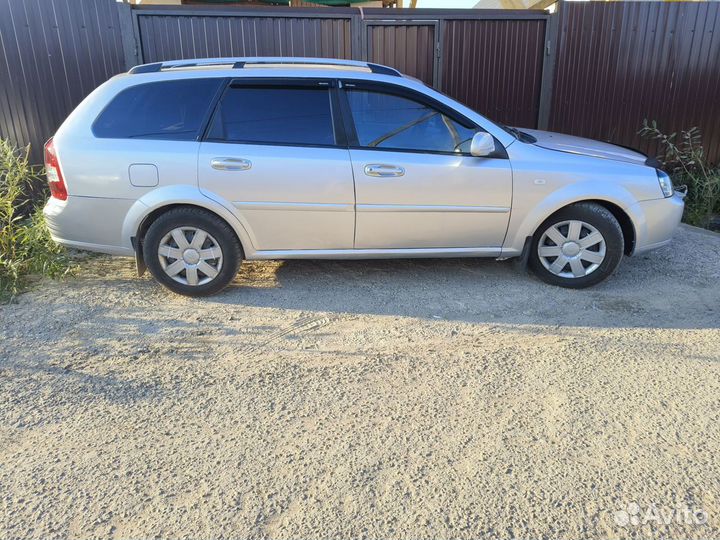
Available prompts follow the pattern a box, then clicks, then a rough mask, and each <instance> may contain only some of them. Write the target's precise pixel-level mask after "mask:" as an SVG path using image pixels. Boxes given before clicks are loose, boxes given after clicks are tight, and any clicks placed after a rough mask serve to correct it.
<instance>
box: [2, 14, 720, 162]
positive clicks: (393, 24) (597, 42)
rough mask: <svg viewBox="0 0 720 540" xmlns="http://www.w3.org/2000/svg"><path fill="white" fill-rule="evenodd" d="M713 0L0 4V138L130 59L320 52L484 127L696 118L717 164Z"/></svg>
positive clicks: (62, 105) (27, 134)
mask: <svg viewBox="0 0 720 540" xmlns="http://www.w3.org/2000/svg"><path fill="white" fill-rule="evenodd" d="M719 18H720V3H704V4H695V3H664V2H663V3H651V2H628V3H623V2H610V3H606V2H598V3H563V4H562V6H561V8H560V10H559V14H557V15H549V14H547V13H546V12H544V11H521V10H518V11H510V10H505V11H500V10H423V9H415V10H402V9H365V10H359V9H353V8H321V9H312V8H297V9H292V8H247V7H233V6H214V7H213V6H204V7H197V6H168V7H163V6H145V7H143V6H137V7H132V8H131V7H130V6H129V5H128V4H122V3H117V2H115V1H114V0H0V45H1V47H0V136H1V137H6V138H9V139H10V140H12V141H14V142H16V143H18V144H27V143H31V144H32V148H33V152H32V159H33V161H36V162H40V161H41V159H42V143H43V142H44V141H45V140H46V139H47V138H48V137H49V136H50V135H52V133H53V132H54V131H55V129H57V126H58V125H59V124H60V123H61V122H62V120H63V118H64V117H65V116H66V115H67V114H69V112H70V111H71V110H72V109H73V108H74V107H75V106H76V105H77V104H78V103H79V102H80V101H81V100H82V98H83V97H84V96H86V95H87V94H88V93H89V92H90V91H91V90H92V89H93V88H95V87H96V86H97V85H99V84H100V83H102V82H103V81H104V80H106V79H107V78H109V77H111V76H112V75H114V74H116V73H119V72H121V71H125V70H126V69H127V68H129V67H131V66H132V65H135V64H138V63H141V62H153V61H159V60H167V59H175V58H193V57H213V56H263V55H272V56H324V57H335V58H354V59H359V60H369V61H374V62H379V63H384V64H388V65H391V66H394V67H397V68H399V69H401V70H402V71H403V72H405V73H408V74H409V75H413V76H415V77H417V78H419V79H421V80H423V81H425V82H426V83H428V84H431V85H433V86H435V87H436V88H438V89H440V90H441V91H444V92H445V93H447V94H449V95H451V96H453V97H455V98H457V99H459V100H460V101H463V102H464V103H466V104H468V105H469V106H470V107H473V108H475V109H477V110H478V111H480V112H482V113H484V114H486V115H488V116H489V117H491V118H493V119H496V120H498V121H500V122H504V123H508V124H511V125H515V126H523V127H540V128H548V127H549V128H551V129H555V130H558V131H563V132H567V133H573V134H578V135H584V136H589V137H593V138H598V139H603V140H608V141H611V142H615V143H619V144H624V145H628V146H635V147H641V148H643V149H646V150H650V151H654V147H652V146H651V145H650V144H649V143H647V142H645V141H641V140H640V139H639V138H638V137H637V135H636V132H637V130H638V128H639V127H640V124H641V123H642V119H643V118H649V119H656V120H657V121H658V122H659V124H660V126H661V127H663V128H664V129H666V130H668V131H677V130H679V129H682V128H687V127H690V126H693V125H697V126H698V127H700V128H701V129H702V131H703V135H704V139H705V144H706V148H707V151H708V154H709V156H710V158H711V159H712V160H714V161H720V99H718V95H720V32H719V31H716V30H720V26H719Z"/></svg>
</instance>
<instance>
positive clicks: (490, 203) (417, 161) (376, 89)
mask: <svg viewBox="0 0 720 540" xmlns="http://www.w3.org/2000/svg"><path fill="white" fill-rule="evenodd" d="M343 96H344V99H345V100H346V101H345V110H346V116H350V117H351V119H349V122H348V123H350V124H352V125H354V130H353V129H351V130H350V132H351V133H350V134H349V138H351V139H352V140H351V141H350V148H351V149H350V158H351V160H352V167H353V172H354V175H355V191H356V212H357V214H356V231H355V248H356V249H413V248H416V249H427V248H438V249H441V248H483V249H487V248H497V249H498V251H499V249H500V247H501V246H502V243H503V240H504V237H505V232H506V231H507V225H508V220H509V217H510V205H511V197H512V171H511V169H510V163H509V160H508V159H507V156H506V155H504V153H499V154H498V157H488V158H479V157H473V156H471V155H470V153H469V150H470V142H471V139H472V136H473V134H474V133H475V132H476V131H477V130H478V129H480V128H479V127H478V126H475V125H471V123H470V122H469V121H468V120H467V119H464V118H460V117H453V112H452V111H450V110H447V109H446V108H442V109H441V108H439V105H438V104H433V103H431V102H430V101H429V100H425V99H423V97H422V96H420V95H419V94H418V95H414V94H412V93H410V94H409V93H408V91H406V90H404V89H400V88H399V87H396V86H392V85H379V84H377V83H363V82H359V81H344V83H343ZM498 144H499V143H497V142H496V145H498Z"/></svg>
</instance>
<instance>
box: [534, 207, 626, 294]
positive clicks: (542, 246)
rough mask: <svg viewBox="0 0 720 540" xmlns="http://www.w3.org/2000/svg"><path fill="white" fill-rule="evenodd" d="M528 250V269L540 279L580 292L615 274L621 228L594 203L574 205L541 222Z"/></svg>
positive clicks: (622, 244) (602, 208)
mask: <svg viewBox="0 0 720 540" xmlns="http://www.w3.org/2000/svg"><path fill="white" fill-rule="evenodd" d="M530 249H531V251H530V256H529V264H530V268H531V269H532V270H533V271H534V272H535V274H536V275H537V276H538V277H539V278H540V279H542V280H543V281H545V282H547V283H551V284H553V285H559V286H561V287H570V288H575V289H581V288H584V287H590V286H592V285H595V284H597V283H599V282H601V281H602V280H604V279H605V278H607V277H608V276H610V275H611V274H612V273H613V272H614V271H615V269H616V268H617V266H618V264H620V260H621V259H622V256H623V251H624V249H625V243H624V238H623V233H622V227H621V226H620V224H619V223H618V221H617V219H616V218H615V216H614V215H613V214H612V212H610V210H608V209H607V208H605V207H604V206H601V205H599V204H595V203H577V204H573V205H571V206H568V207H566V208H563V209H562V210H560V211H559V212H557V213H555V214H554V215H552V216H551V217H550V218H548V219H547V220H545V222H543V224H542V225H540V227H539V228H538V230H537V232H536V233H535V236H534V237H533V241H532V244H531V248H530Z"/></svg>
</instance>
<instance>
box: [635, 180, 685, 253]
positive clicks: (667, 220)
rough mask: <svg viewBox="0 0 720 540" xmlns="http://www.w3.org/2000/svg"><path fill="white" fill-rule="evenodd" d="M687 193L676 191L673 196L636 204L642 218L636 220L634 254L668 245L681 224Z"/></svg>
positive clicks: (638, 213)
mask: <svg viewBox="0 0 720 540" xmlns="http://www.w3.org/2000/svg"><path fill="white" fill-rule="evenodd" d="M684 198H685V193H683V192H680V191H676V192H675V194H674V195H673V196H672V197H667V198H664V199H653V200H651V201H642V202H639V203H637V204H636V205H635V207H636V208H635V211H636V213H637V215H638V216H642V218H641V219H639V220H635V222H636V227H637V229H636V231H635V233H636V238H635V249H634V251H633V254H638V253H644V252H646V251H650V250H651V249H656V248H659V247H662V246H664V245H667V244H668V243H669V242H670V240H672V236H673V234H674V233H675V230H676V229H677V228H678V225H679V224H680V220H681V219H682V216H683V210H684V209H685V202H684V201H683V199H684Z"/></svg>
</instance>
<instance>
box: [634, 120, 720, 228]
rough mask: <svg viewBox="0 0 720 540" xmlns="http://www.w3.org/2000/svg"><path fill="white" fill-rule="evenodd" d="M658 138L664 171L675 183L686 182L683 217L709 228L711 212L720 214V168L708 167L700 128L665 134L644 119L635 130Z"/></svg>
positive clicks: (645, 135)
mask: <svg viewBox="0 0 720 540" xmlns="http://www.w3.org/2000/svg"><path fill="white" fill-rule="evenodd" d="M638 133H639V134H640V135H641V136H643V137H646V138H648V139H653V140H656V141H658V143H659V145H660V152H661V154H660V156H658V159H659V160H660V162H661V163H662V164H663V167H664V168H665V170H666V172H667V173H668V174H669V175H670V176H671V177H672V179H673V182H674V183H675V185H681V184H685V185H687V187H688V196H687V198H686V199H685V216H684V220H685V221H686V222H687V223H690V224H692V225H697V226H699V227H708V226H709V225H710V221H711V218H712V216H713V214H715V213H720V169H718V168H713V167H711V166H710V165H709V164H708V162H707V158H706V157H705V151H704V149H703V146H702V137H701V136H700V130H699V129H698V128H695V127H692V128H690V129H688V130H686V131H681V132H680V133H679V137H678V133H671V134H670V135H666V134H664V133H663V132H662V131H660V129H658V127H657V123H656V122H655V121H654V120H653V121H652V122H649V123H648V121H647V120H645V121H644V122H643V126H642V128H641V129H640V131H639V132H638Z"/></svg>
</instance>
